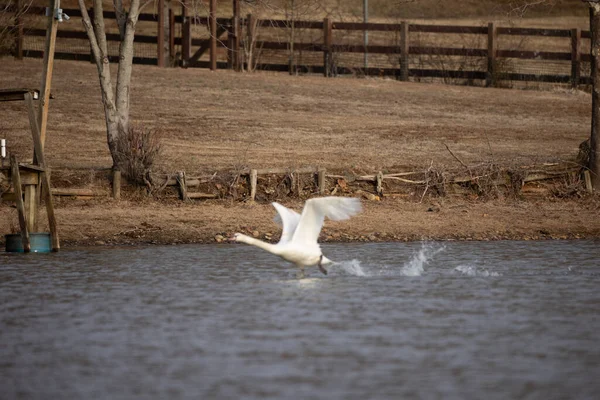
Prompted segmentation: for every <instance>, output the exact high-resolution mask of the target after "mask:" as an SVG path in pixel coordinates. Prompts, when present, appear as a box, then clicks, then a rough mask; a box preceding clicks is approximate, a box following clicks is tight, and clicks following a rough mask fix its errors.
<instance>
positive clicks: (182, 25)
mask: <svg viewBox="0 0 600 400" xmlns="http://www.w3.org/2000/svg"><path fill="white" fill-rule="evenodd" d="M7 10H8V12H13V13H15V15H18V17H16V18H15V20H16V21H15V26H17V27H18V26H19V25H20V26H21V28H19V29H14V31H15V32H16V33H15V43H16V45H15V46H14V48H15V50H14V55H15V56H16V57H17V58H22V57H42V56H43V51H42V50H41V49H42V47H43V46H41V45H40V46H38V47H37V48H36V46H35V43H36V41H40V40H41V39H40V40H38V38H42V37H45V35H46V31H45V30H44V29H39V28H36V27H28V26H27V25H26V24H25V23H23V21H24V20H25V19H24V18H23V14H19V13H17V10H16V8H15V7H14V6H13V7H12V8H11V7H8V8H7ZM63 11H64V12H65V13H66V14H68V15H69V16H70V17H74V18H81V11H80V10H79V9H64V10H63ZM89 12H90V13H92V12H93V10H92V9H91V10H89ZM44 14H45V9H44V8H42V7H29V8H28V9H27V14H26V15H27V16H29V18H27V21H30V19H31V17H30V16H32V15H33V16H39V17H40V18H44ZM103 15H104V18H105V19H109V20H110V19H115V18H116V17H115V13H114V12H111V11H104V12H103ZM211 20H214V24H211ZM139 21H144V22H153V23H156V32H159V34H157V35H148V34H143V35H138V34H136V36H135V43H136V44H138V45H137V47H136V54H135V56H134V60H133V61H134V63H141V64H151V65H159V66H167V65H169V64H170V65H180V66H183V67H202V68H205V67H209V68H212V69H217V68H232V69H236V70H241V69H244V68H245V69H265V70H271V71H292V72H294V71H295V72H310V73H321V74H323V75H325V76H335V75H338V74H357V73H359V74H365V75H376V76H394V77H396V78H397V79H400V80H409V79H410V78H414V79H420V78H442V79H461V80H466V81H473V80H481V81H485V83H486V84H487V85H488V86H489V85H495V84H497V83H498V82H500V81H503V80H510V81H535V82H555V83H570V84H571V85H572V86H573V87H577V86H578V85H580V84H589V83H590V82H591V79H590V77H589V73H585V74H584V73H582V70H583V68H582V65H584V64H585V65H587V64H589V63H590V60H591V58H590V54H589V51H582V47H583V46H582V40H583V39H585V40H589V39H590V32H589V31H582V30H580V29H537V28H521V27H497V26H496V25H495V24H494V23H490V24H488V25H487V26H447V25H425V24H410V23H407V22H401V23H359V22H335V21H331V20H329V19H327V18H326V19H324V20H323V21H308V20H297V21H289V20H281V19H274V20H257V19H255V18H254V17H253V16H252V15H247V16H246V17H245V18H241V17H233V18H212V17H211V16H210V15H209V16H202V17H198V16H189V15H186V10H185V9H184V8H182V9H181V12H180V14H179V15H175V11H174V7H173V8H172V9H171V10H170V11H169V13H168V15H167V14H166V13H157V14H140V16H139ZM38 25H39V24H38ZM192 26H204V27H206V28H207V34H208V38H198V37H192ZM292 26H293V29H295V30H296V31H307V30H308V31H311V32H312V35H310V37H311V40H310V41H302V40H299V41H296V42H293V43H292V42H291V41H290V40H288V36H289V32H290V30H291V29H292ZM165 27H168V32H171V33H170V34H169V35H168V37H165V35H164V33H163V32H164V31H165V30H164V28H165ZM0 28H2V27H0ZM80 29H81V30H73V26H70V27H69V30H62V29H61V30H59V31H58V35H57V37H58V40H57V43H58V44H59V45H57V51H56V53H55V57H56V58H58V59H71V60H84V61H91V52H90V49H89V44H88V45H87V48H86V45H85V44H83V43H84V41H87V34H86V33H85V32H84V31H83V29H82V28H80ZM264 31H269V32H271V34H270V35H267V34H264ZM365 31H369V32H373V33H377V32H379V33H380V35H385V36H384V40H383V41H387V42H388V43H389V42H392V44H387V43H383V44H382V43H381V41H382V39H381V37H380V40H379V41H378V42H377V41H375V42H376V43H371V44H368V45H366V46H365V44H364V43H362V40H361V37H360V36H361V35H362V33H363V32H365ZM175 32H178V33H179V35H175ZM272 32H279V33H272ZM421 34H426V35H439V36H435V37H440V38H441V39H440V43H441V44H439V45H430V44H429V45H425V44H424V45H420V44H419V41H418V40H417V39H418V37H417V39H415V37H416V36H415V35H421ZM448 35H458V36H459V37H457V38H456V39H455V40H454V41H450V42H449V41H448V39H446V41H445V42H444V41H443V40H442V39H445V38H447V36H448ZM273 36H275V37H276V38H277V40H273V39H272V37H273ZM315 36H316V37H318V40H317V39H315ZM464 36H467V37H469V38H477V40H479V47H477V46H473V45H472V42H471V41H466V42H465V41H464V40H463V41H462V42H461V41H460V40H461V39H464ZM516 36H520V37H525V38H537V39H536V40H537V42H539V40H545V39H548V40H554V39H556V38H558V40H561V38H562V39H564V41H563V42H562V43H563V45H561V46H562V47H561V48H566V47H570V51H548V50H543V51H541V50H540V51H535V50H529V49H520V48H499V46H498V43H499V37H507V38H508V37H516ZM106 38H107V41H108V43H109V48H112V49H113V50H112V52H113V53H114V54H112V53H111V54H109V60H110V61H112V62H118V52H117V50H116V49H118V43H119V41H120V36H119V34H117V33H109V34H107V35H106ZM282 38H284V39H282ZM540 38H541V39H540ZM61 42H62V43H64V46H61V45H60V44H61ZM71 42H73V43H75V42H77V43H78V44H77V45H75V44H73V45H70V44H69V43H71ZM537 42H536V43H537ZM161 43H162V45H161ZM69 46H71V47H69ZM111 46H112V47H111ZM65 48H66V49H67V50H65ZM73 48H77V50H76V51H75V50H73ZM138 48H139V51H138ZM588 48H589V46H588ZM165 49H166V50H165ZM178 49H179V51H177V50H178ZM209 49H210V50H211V51H209ZM213 49H214V50H213ZM292 49H293V50H292ZM165 52H166V53H165ZM109 53H110V50H109ZM319 53H321V56H320V57H315V56H316V55H318V54H319ZM357 53H361V54H365V55H367V54H368V55H369V56H370V57H379V60H381V59H383V60H384V62H383V64H386V63H387V64H386V65H372V66H367V65H366V61H365V64H364V65H360V63H358V64H357V63H356V62H354V63H353V62H352V61H348V59H350V58H352V57H354V59H356V58H357V57H356V56H353V54H354V55H356V54H357ZM165 54H166V56H165ZM302 57H305V58H302ZM207 58H208V60H207ZM319 58H320V60H319ZM282 59H283V60H286V61H287V63H282V62H281V60H282ZM278 60H279V62H278ZM365 60H367V57H366V56H365ZM457 60H460V62H457ZM528 62H529V63H536V65H539V66H538V67H537V68H538V69H540V70H543V71H544V72H542V73H537V72H536V71H534V72H531V71H529V70H527V69H526V68H521V67H519V66H515V67H512V68H510V67H507V64H511V63H512V64H515V65H516V64H518V63H528ZM374 64H375V63H374ZM380 64H381V62H380ZM457 65H458V66H457ZM545 66H548V67H545ZM553 66H554V67H556V68H555V69H556V70H559V72H557V73H553V72H547V71H550V70H551V69H552V68H551V67H553ZM520 69H521V70H520ZM587 69H589V67H588V68H587ZM587 69H586V72H587ZM569 72H570V73H569Z"/></svg>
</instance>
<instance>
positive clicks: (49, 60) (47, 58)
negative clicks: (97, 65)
mask: <svg viewBox="0 0 600 400" xmlns="http://www.w3.org/2000/svg"><path fill="white" fill-rule="evenodd" d="M49 8H50V10H51V11H50V16H48V17H47V18H48V26H47V28H46V29H47V34H46V44H45V47H44V67H43V69H42V71H43V75H42V84H41V88H40V108H39V110H38V119H37V126H38V128H39V133H40V143H41V145H42V149H43V148H44V144H45V143H46V128H47V124H48V109H49V105H50V104H48V102H49V100H50V88H51V87H52V72H53V69H54V50H55V49H56V32H57V31H58V20H57V19H56V18H54V13H55V11H56V10H57V9H58V0H50V7H49ZM35 161H36V159H35V155H34V164H36V162H35Z"/></svg>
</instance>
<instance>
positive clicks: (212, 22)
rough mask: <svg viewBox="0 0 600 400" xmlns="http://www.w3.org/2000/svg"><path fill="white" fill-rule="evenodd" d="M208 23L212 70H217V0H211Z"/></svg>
mask: <svg viewBox="0 0 600 400" xmlns="http://www.w3.org/2000/svg"><path fill="white" fill-rule="evenodd" d="M208 24H209V27H210V70H211V71H216V70H217V0H210V7H209V14H208Z"/></svg>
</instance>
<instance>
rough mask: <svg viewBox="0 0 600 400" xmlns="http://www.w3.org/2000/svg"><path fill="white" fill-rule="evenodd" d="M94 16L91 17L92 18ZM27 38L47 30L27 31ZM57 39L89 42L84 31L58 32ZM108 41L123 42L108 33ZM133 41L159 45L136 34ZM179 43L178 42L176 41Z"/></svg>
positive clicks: (118, 37) (154, 38)
mask: <svg viewBox="0 0 600 400" xmlns="http://www.w3.org/2000/svg"><path fill="white" fill-rule="evenodd" d="M91 17H92V16H91V15H90V18H91ZM25 36H46V30H45V29H34V28H30V29H29V28H28V29H27V31H26V32H25ZM56 37H57V38H64V39H81V40H88V37H87V33H85V32H82V31H58V32H57V33H56ZM106 40H107V41H115V42H120V41H121V35H120V34H118V33H107V34H106ZM133 41H134V42H135V43H149V44H155V43H158V40H157V37H156V36H150V35H138V34H137V33H136V35H135V38H134V39H133ZM176 42H177V40H176Z"/></svg>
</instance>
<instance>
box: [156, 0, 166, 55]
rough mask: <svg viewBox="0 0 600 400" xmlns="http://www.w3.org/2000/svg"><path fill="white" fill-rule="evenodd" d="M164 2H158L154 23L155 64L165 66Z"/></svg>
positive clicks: (159, 0)
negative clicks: (156, 16)
mask: <svg viewBox="0 0 600 400" xmlns="http://www.w3.org/2000/svg"><path fill="white" fill-rule="evenodd" d="M164 20H165V0H158V20H157V22H156V32H157V37H156V64H157V65H158V66H159V67H164V66H165V24H164Z"/></svg>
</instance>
